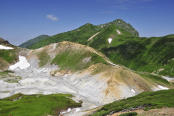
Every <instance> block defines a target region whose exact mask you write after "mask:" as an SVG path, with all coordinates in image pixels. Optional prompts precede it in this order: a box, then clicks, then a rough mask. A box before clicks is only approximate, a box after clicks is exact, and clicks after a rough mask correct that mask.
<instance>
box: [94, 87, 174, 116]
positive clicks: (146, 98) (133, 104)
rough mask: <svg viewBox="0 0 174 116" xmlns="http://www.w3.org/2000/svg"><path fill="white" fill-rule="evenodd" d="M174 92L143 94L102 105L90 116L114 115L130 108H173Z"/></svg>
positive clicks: (163, 91)
mask: <svg viewBox="0 0 174 116" xmlns="http://www.w3.org/2000/svg"><path fill="white" fill-rule="evenodd" d="M173 96H174V90H173V89H171V90H162V91H156V92H144V93H141V94H139V95H136V96H134V97H130V98H127V99H123V100H120V101H115V102H113V103H110V104H107V105H104V106H103V107H102V108H101V109H99V110H98V111H96V112H95V113H93V114H92V115H91V116H106V115H107V114H109V113H110V112H113V113H116V112H120V111H122V110H130V109H132V108H140V109H148V110H150V109H156V108H162V107H174V97H173Z"/></svg>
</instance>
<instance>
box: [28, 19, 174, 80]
mask: <svg viewBox="0 0 174 116" xmlns="http://www.w3.org/2000/svg"><path fill="white" fill-rule="evenodd" d="M138 36H139V34H138V32H137V31H136V30H135V29H134V28H133V27H132V26H131V25H130V24H128V23H126V22H124V21H123V20H120V19H117V20H114V21H112V22H109V23H106V24H101V25H92V24H89V23H88V24H85V25H83V26H81V27H80V28H78V29H75V30H72V31H68V32H65V33H61V34H57V35H54V36H51V37H49V38H47V39H42V40H40V41H38V42H36V43H34V44H32V45H30V46H29V48H32V49H36V48H40V47H43V46H46V45H48V44H50V43H57V42H62V41H71V42H75V43H80V44H84V45H88V46H90V47H93V48H95V49H97V50H99V51H100V52H102V53H104V54H105V55H106V56H107V57H108V58H110V59H111V60H112V61H113V62H114V63H116V64H121V65H124V66H126V67H129V68H131V69H133V70H136V71H143V72H151V73H152V72H154V73H157V74H161V75H165V76H171V77H173V76H174V65H173V64H174V59H173V58H174V35H168V36H164V37H151V38H145V37H144V38H142V37H141V38H140V37H138ZM109 39H111V41H110V42H109Z"/></svg>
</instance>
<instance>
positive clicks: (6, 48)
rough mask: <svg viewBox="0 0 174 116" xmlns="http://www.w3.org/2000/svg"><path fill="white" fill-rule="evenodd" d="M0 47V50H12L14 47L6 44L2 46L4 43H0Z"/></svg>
mask: <svg viewBox="0 0 174 116" xmlns="http://www.w3.org/2000/svg"><path fill="white" fill-rule="evenodd" d="M0 49H2V50H12V49H14V48H12V47H8V46H4V45H0Z"/></svg>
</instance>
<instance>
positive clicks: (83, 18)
mask: <svg viewBox="0 0 174 116" xmlns="http://www.w3.org/2000/svg"><path fill="white" fill-rule="evenodd" d="M118 18H121V19H123V20H125V21H126V22H128V23H130V24H131V25H133V26H134V27H135V28H136V29H137V30H138V31H139V33H140V36H163V35H166V34H172V33H173V34H174V0H0V37H2V38H4V39H7V40H9V41H10V42H11V43H12V44H15V45H19V44H20V43H22V42H24V41H26V40H29V39H31V38H34V37H36V36H38V35H42V34H48V35H54V34H57V33H60V32H65V31H68V30H72V29H75V28H77V27H79V26H81V25H83V24H85V23H88V22H89V23H92V24H103V23H106V22H110V21H112V20H115V19H118Z"/></svg>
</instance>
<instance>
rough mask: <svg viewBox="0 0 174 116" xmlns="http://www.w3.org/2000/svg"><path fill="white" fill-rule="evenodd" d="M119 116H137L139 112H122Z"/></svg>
mask: <svg viewBox="0 0 174 116" xmlns="http://www.w3.org/2000/svg"><path fill="white" fill-rule="evenodd" d="M119 116H137V113H136V112H128V113H123V114H120V115H119Z"/></svg>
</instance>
